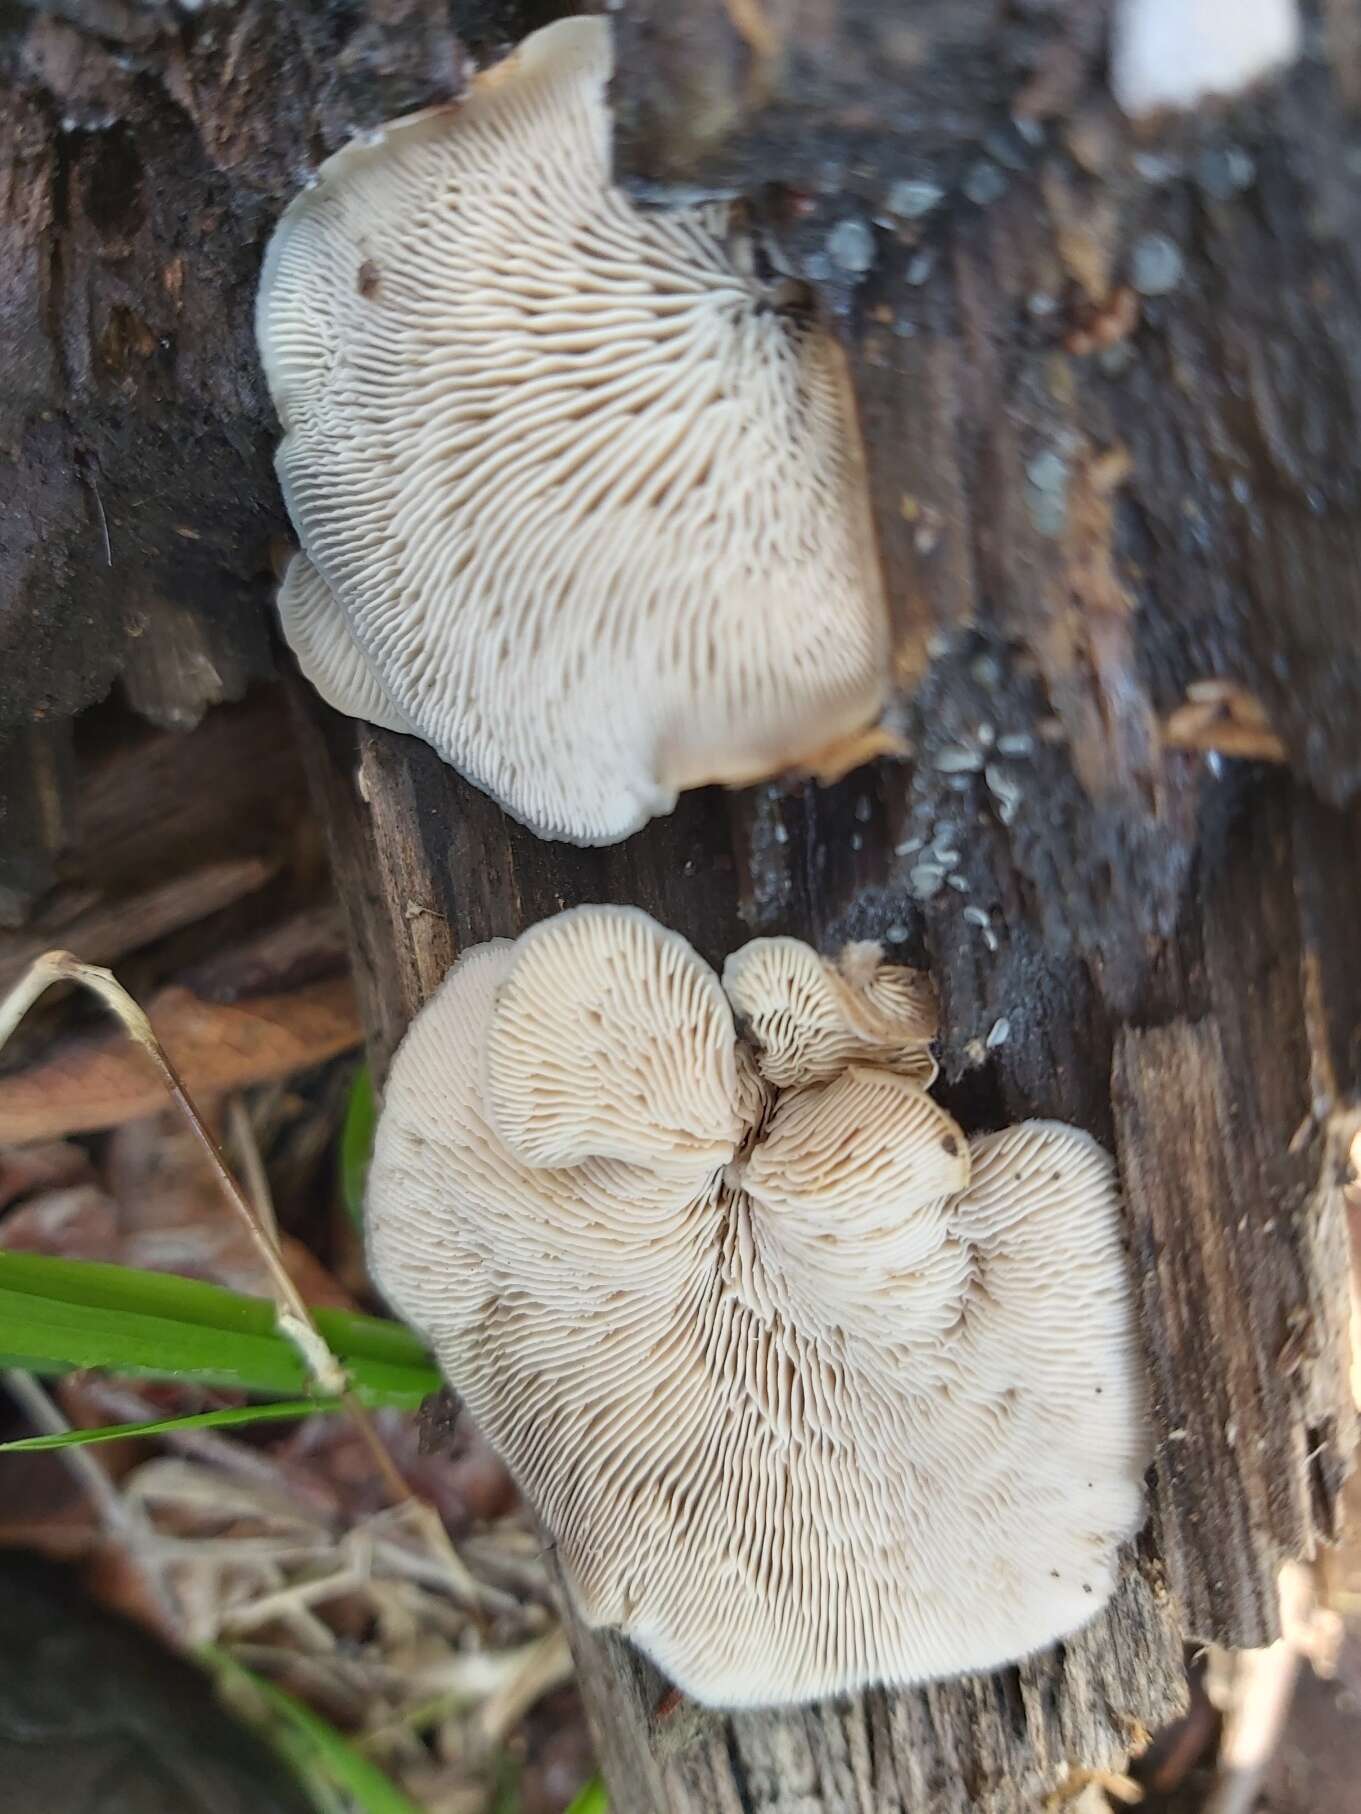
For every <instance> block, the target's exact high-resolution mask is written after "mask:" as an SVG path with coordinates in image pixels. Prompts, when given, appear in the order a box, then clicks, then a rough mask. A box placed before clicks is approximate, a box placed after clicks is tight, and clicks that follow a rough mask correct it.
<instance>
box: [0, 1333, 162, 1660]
mask: <svg viewBox="0 0 1361 1814" xmlns="http://www.w3.org/2000/svg"><path fill="white" fill-rule="evenodd" d="M0 1378H3V1380H4V1382H5V1389H6V1391H7V1392H8V1393H9V1394H10V1396H11V1397H12V1398H13V1399H14V1401H15V1403H16V1404H18V1405H20V1406H21V1407H22V1408H23V1410H24V1412H25V1414H26V1415H27V1417H28V1419H29V1421H30V1422H31V1423H32V1424H33V1425H34V1427H35V1428H36V1429H39V1430H41V1431H42V1432H43V1434H44V1435H47V1436H64V1435H65V1434H66V1432H67V1431H68V1430H69V1429H70V1428H71V1424H70V1420H69V1419H68V1418H67V1417H65V1416H64V1415H63V1413H62V1410H61V1407H60V1406H59V1405H58V1404H57V1402H56V1400H55V1399H54V1398H53V1397H52V1395H51V1393H50V1392H49V1391H48V1390H47V1388H46V1386H44V1385H43V1384H42V1383H41V1381H39V1380H38V1379H36V1378H35V1377H34V1376H33V1374H31V1373H28V1372H26V1371H25V1370H24V1369H23V1368H21V1367H7V1368H6V1369H5V1371H4V1373H3V1374H0ZM58 1452H59V1453H60V1455H61V1458H62V1460H63V1461H64V1462H65V1463H66V1465H67V1467H68V1468H70V1470H71V1472H72V1473H73V1474H74V1475H75V1478H76V1480H77V1482H78V1483H79V1485H80V1486H81V1488H82V1489H83V1491H84V1493H85V1495H86V1497H87V1498H88V1499H89V1501H90V1503H91V1505H92V1506H93V1507H94V1509H95V1513H96V1515H97V1516H98V1518H99V1522H100V1525H101V1526H102V1528H103V1530H104V1532H105V1535H106V1536H109V1537H115V1538H117V1539H118V1541H119V1542H120V1543H122V1544H123V1546H124V1547H125V1548H126V1550H127V1551H128V1554H129V1555H130V1556H131V1558H132V1561H133V1563H134V1565H135V1566H136V1568H137V1569H138V1571H139V1573H140V1574H141V1576H142V1579H143V1581H145V1583H146V1585H147V1591H148V1592H149V1593H150V1594H151V1596H152V1598H153V1599H154V1601H155V1603H156V1610H157V1613H158V1615H159V1617H160V1619H161V1620H162V1622H163V1624H164V1626H165V1628H166V1630H167V1631H168V1632H170V1633H172V1634H173V1633H175V1632H176V1631H178V1629H179V1614H178V1609H177V1608H176V1607H175V1605H174V1603H173V1601H172V1599H171V1596H170V1594H169V1592H168V1590H167V1588H166V1584H165V1580H164V1578H163V1576H162V1574H161V1571H160V1569H159V1567H158V1566H157V1563H156V1558H155V1556H154V1553H153V1552H154V1549H155V1541H156V1534H155V1532H154V1531H153V1530H152V1528H151V1526H150V1524H148V1522H147V1520H146V1518H145V1516H144V1515H143V1512H142V1509H141V1507H140V1506H136V1505H130V1504H129V1503H128V1501H127V1500H125V1499H124V1497H123V1495H122V1494H121V1493H120V1492H119V1491H118V1488H117V1487H116V1486H115V1485H114V1483H113V1482H112V1480H110V1479H109V1476H108V1474H107V1473H106V1472H105V1470H104V1467H103V1464H102V1463H101V1462H100V1461H99V1459H98V1457H97V1456H94V1455H92V1454H91V1453H90V1451H89V1449H88V1448H86V1447H85V1446H84V1444H81V1443H77V1444H75V1445H74V1446H73V1447H71V1448H69V1449H61V1450H59V1451H58Z"/></svg>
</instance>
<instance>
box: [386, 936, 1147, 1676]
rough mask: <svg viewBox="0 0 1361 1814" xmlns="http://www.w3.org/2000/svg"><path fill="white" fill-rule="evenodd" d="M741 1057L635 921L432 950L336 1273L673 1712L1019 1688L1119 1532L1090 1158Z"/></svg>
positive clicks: (1114, 1299)
mask: <svg viewBox="0 0 1361 1814" xmlns="http://www.w3.org/2000/svg"><path fill="white" fill-rule="evenodd" d="M738 955H739V957H740V955H741V954H738ZM809 955H810V956H812V954H811V953H810V954H809ZM846 961H847V962H849V964H850V967H851V968H852V970H854V971H855V972H856V973H857V975H858V976H859V979H860V986H861V987H862V988H867V989H868V990H869V991H870V992H871V993H872V994H873V995H874V996H875V998H876V999H880V1000H883V999H890V1000H906V999H911V1000H914V1001H917V1002H918V1003H920V1002H921V1001H923V1000H924V999H925V998H924V997H923V996H921V994H920V989H919V985H920V981H921V979H919V978H916V977H915V976H913V975H909V976H908V977H906V978H902V977H894V976H892V975H891V974H889V975H884V976H876V975H875V974H872V970H878V969H881V968H882V969H883V970H884V971H886V972H889V971H892V970H893V969H896V968H897V967H896V966H885V965H882V964H881V962H880V960H878V959H876V958H872V956H871V954H870V953H869V952H868V951H866V950H863V949H862V950H859V951H856V952H853V953H851V954H850V957H849V958H848V959H847V960H846ZM731 967H732V966H731V965H730V969H731ZM738 970H739V972H740V973H742V974H744V975H745V976H746V978H747V980H748V982H749V983H750V981H751V978H752V977H753V976H754V975H755V974H756V969H755V967H754V966H753V967H750V968H744V967H743V966H740V965H739V966H738ZM813 1000H814V1002H815V1003H816V1004H817V1005H818V1012H819V1013H820V1014H821V1013H823V1012H824V1009H823V1006H822V1004H821V1003H820V1001H819V998H818V997H817V996H816V994H814V996H813ZM754 1002H755V997H754V995H751V994H750V993H749V995H748V1009H749V1010H750V1008H751V1007H752V1005H753V1003H754ZM755 1005H757V1006H759V1003H756V1004H755ZM786 1011H787V1010H786ZM924 1012H925V1010H923V1014H924ZM820 1024H821V1023H820ZM923 1030H924V1031H925V1036H926V1037H929V1031H926V1030H925V1029H923ZM754 1056H755V1064H754V1065H753V1064H752V1061H751V1058H750V1057H748V1056H747V1055H746V1053H745V1051H744V1048H742V1047H741V1046H740V1045H739V1043H738V1036H737V1034H736V1032H735V1029H734V1023H733V1019H732V1016H731V1014H730V1013H729V1012H728V1011H727V1008H726V1004H725V1003H724V1000H723V997H722V994H721V992H720V991H719V988H718V983H717V979H716V978H715V977H714V975H713V973H712V972H711V971H710V970H709V969H708V966H707V965H705V964H704V963H703V961H702V960H701V959H700V958H699V957H698V956H697V955H696V954H695V952H694V951H693V950H692V949H691V948H690V947H689V946H688V945H687V944H686V943H685V942H684V941H683V940H682V939H680V938H678V937H677V935H675V934H674V933H671V932H668V931H666V930H665V929H663V928H662V927H660V926H658V925H656V923H655V922H653V921H651V920H650V919H648V918H647V916H645V915H643V914H640V913H637V912H635V911H634V910H631V909H626V908H611V907H602V908H581V909H577V910H574V911H573V912H571V913H567V914H564V915H560V916H558V917H557V918H556V919H553V920H549V921H546V922H544V923H543V924H542V925H540V926H538V927H536V928H535V929H534V930H533V931H532V932H531V933H529V934H527V935H525V936H524V937H523V938H521V939H520V940H518V941H516V942H515V943H513V944H512V943H505V942H500V943H497V944H494V945H491V946H483V947H479V948H477V949H476V950H474V951H472V952H470V953H469V954H468V955H467V956H465V957H464V958H463V959H462V961H461V962H460V964H459V965H458V966H457V968H456V969H455V970H454V971H453V972H452V974H451V975H450V977H449V978H448V979H447V980H446V982H445V983H444V985H443V987H442V989H441V990H440V991H439V993H438V994H437V995H436V996H435V997H434V998H433V999H432V1001H431V1002H430V1003H429V1004H428V1005H427V1007H426V1008H425V1010H424V1011H423V1012H422V1014H421V1015H420V1016H419V1017H418V1018H417V1020H416V1022H415V1023H414V1025H413V1027H412V1029H411V1031H410V1033H409V1034H408V1036H407V1039H406V1041H405V1042H404V1044H403V1046H402V1048H401V1050H400V1051H399V1053H398V1055H397V1058H396V1061H395V1063H394V1066H393V1070H392V1075H391V1077H390V1080H389V1084H388V1089H387V1095H386V1100H385V1106H384V1111H383V1115H382V1118H381V1121H380V1125H379V1134H378V1141H377V1145H376V1150H375V1154H374V1161H373V1168H372V1172H371V1177H370V1185H369V1202H368V1211H367V1215H368V1228H369V1241H370V1249H371V1258H372V1261H373V1265H374V1269H375V1274H376V1276H377V1278H378V1279H379V1281H380V1283H381V1285H382V1286H383V1289H384V1290H385V1291H386V1292H387V1294H388V1296H389V1297H390V1298H391V1300H392V1302H393V1303H394V1304H395V1305H396V1306H397V1307H398V1308H399V1309H400V1310H401V1311H402V1312H403V1314H404V1315H406V1316H407V1317H408V1318H409V1319H410V1320H411V1321H412V1322H413V1323H414V1324H415V1325H416V1327H418V1328H419V1329H420V1330H421V1331H422V1332H423V1333H424V1334H425V1335H426V1337H427V1338H428V1339H429V1340H430V1342H431V1343H432V1345H433V1347H434V1349H435V1351H436V1353H437V1354H438V1356H439V1359H440V1361H441V1364H442V1366H443V1368H444V1370H445V1372H446V1374H447V1376H448V1378H449V1379H450V1381H451V1383H452V1384H453V1386H454V1388H455V1389H456V1390H457V1391H458V1392H459V1393H460V1395H461V1396H462V1397H463V1399H464V1400H465V1402H466V1403H467V1405H468V1407H469V1409H470V1411H471V1413H472V1415H473V1416H474V1417H475V1418H476V1419H477V1421H478V1422H479V1423H480V1424H481V1426H482V1427H483V1429H484V1430H485V1431H486V1432H487V1434H488V1436H489V1437H490V1438H491V1440H492V1441H493V1442H494V1443H495V1444H496V1446H497V1447H498V1448H499V1449H500V1450H501V1452H502V1454H503V1455H504V1456H505V1458H506V1460H507V1462H508V1463H509V1465H510V1466H511V1468H512V1470H513V1471H514V1473H515V1476H516V1478H517V1479H518V1481H519V1482H520V1484H521V1486H522V1488H523V1489H524V1491H525V1492H526V1494H527V1495H528V1497H529V1499H530V1500H531V1502H532V1503H533V1504H534V1506H535V1507H536V1509H537V1510H538V1511H539V1513H540V1515H541V1516H542V1518H543V1519H544V1521H545V1523H546V1524H547V1526H548V1528H549V1530H550V1531H551V1532H552V1534H553V1536H554V1538H555V1539H556V1541H557V1545H558V1553H559V1555H560V1557H561V1560H562V1563H563V1566H564V1569H565V1571H566V1575H567V1579H568V1581H569V1584H570V1586H571V1589H572V1591H573V1593H574V1595H575V1597H576V1598H577V1600H578V1602H579V1604H580V1606H581V1608H582V1611H583V1613H584V1614H585V1615H586V1617H587V1618H589V1619H590V1620H592V1621H594V1622H595V1623H598V1624H603V1625H610V1626H614V1627H617V1628H618V1629H620V1630H621V1631H623V1632H625V1633H626V1634H627V1635H629V1636H630V1637H631V1638H633V1639H634V1640H635V1641H636V1642H637V1643H638V1644H640V1645H641V1646H642V1647H643V1648H644V1649H645V1650H646V1651H647V1652H648V1653H649V1654H650V1655H651V1656H652V1657H653V1658H654V1659H655V1660H656V1662H657V1663H658V1664H659V1665H660V1666H661V1667H662V1668H663V1669H664V1670H666V1671H667V1672H668V1674H670V1675H671V1677H672V1678H673V1679H674V1680H675V1681H676V1682H677V1683H678V1684H679V1685H680V1686H681V1687H683V1688H684V1689H686V1690H687V1691H688V1692H689V1693H691V1694H692V1695H694V1696H695V1697H697V1698H698V1699H700V1700H703V1701H707V1702H712V1703H716V1704H722V1705H730V1706H742V1705H753V1704H763V1703H778V1702H792V1701H800V1700H805V1699H809V1698H813V1697H817V1696H822V1695H828V1694H834V1693H839V1692H842V1691H848V1690H851V1689H854V1688H857V1687H860V1686H863V1685H865V1684H868V1683H871V1682H898V1683H901V1682H910V1681H920V1680H925V1679H929V1678H932V1677H937V1676H941V1675H947V1674H953V1673H957V1672H960V1671H965V1670H970V1669H981V1668H986V1667H989V1666H991V1665H994V1664H997V1663H1000V1662H1003V1661H1009V1660H1014V1659H1016V1658H1018V1657H1021V1656H1023V1655H1025V1654H1027V1653H1028V1652H1030V1651H1032V1650H1034V1649H1036V1648H1038V1647H1039V1646H1041V1645H1043V1644H1044V1643H1046V1642H1048V1641H1050V1640H1051V1639H1053V1638H1055V1637H1058V1636H1061V1635H1063V1634H1064V1633H1066V1632H1069V1631H1072V1630H1073V1629H1075V1628H1076V1627H1077V1626H1078V1625H1080V1624H1081V1623H1083V1622H1084V1621H1085V1620H1086V1619H1087V1618H1088V1617H1090V1616H1091V1614H1092V1613H1093V1612H1094V1611H1096V1610H1097V1609H1098V1607H1099V1606H1100V1605H1101V1604H1103V1602H1104V1601H1105V1599H1106V1598H1107V1597H1108V1595H1109V1593H1110V1591H1111V1589H1112V1586H1113V1583H1114V1580H1115V1570H1116V1564H1117V1552H1118V1548H1119V1545H1120V1543H1121V1541H1122V1540H1124V1539H1125V1538H1127V1537H1128V1536H1130V1535H1131V1534H1132V1532H1133V1531H1134V1529H1135V1528H1136V1527H1137V1525H1138V1522H1139V1519H1140V1515H1141V1496H1140V1479H1141V1474H1142V1470H1143V1466H1144V1464H1145V1461H1146V1458H1147V1456H1146V1438H1145V1418H1144V1398H1143V1393H1144V1387H1143V1379H1142V1372H1141V1364H1140V1360H1139V1356H1138V1352H1137V1347H1136V1340H1135V1334H1134V1327H1133V1314H1132V1308H1131V1297H1130V1289H1129V1279H1128V1274H1127V1268H1126V1261H1125V1255H1124V1253H1123V1250H1122V1245H1121V1239H1120V1217H1119V1205H1118V1198H1117V1192H1116V1185H1115V1179H1114V1171H1113V1167H1112V1164H1111V1161H1110V1159H1109V1158H1108V1156H1107V1155H1106V1154H1105V1153H1104V1152H1103V1151H1102V1150H1101V1148H1100V1147H1099V1146H1098V1145H1097V1144H1096V1143H1095V1142H1094V1141H1092V1140H1091V1139H1089V1138H1088V1137H1087V1136H1086V1135H1085V1134H1082V1133H1080V1132H1078V1131H1077V1130H1075V1129H1072V1128H1067V1127H1063V1126H1060V1125H1058V1124H1054V1123H1027V1124H1025V1125H1023V1126H1021V1127H1017V1128H1012V1129H1008V1130H1006V1131H1005V1132H1003V1133H1000V1134H989V1135H983V1136H981V1137H979V1138H977V1139H975V1140H973V1141H972V1142H970V1141H968V1140H966V1138H965V1136H964V1135H963V1134H962V1132H961V1131H960V1129H959V1128H958V1126H957V1124H956V1123H955V1122H954V1121H953V1119H952V1118H951V1117H950V1116H949V1115H948V1114H947V1113H946V1111H945V1110H944V1109H942V1108H941V1107H940V1106H939V1105H938V1104H937V1103H936V1102H934V1101H933V1100H932V1099H931V1097H930V1096H928V1095H927V1094H926V1093H925V1091H924V1090H923V1088H922V1087H921V1085H920V1083H919V1082H917V1081H916V1080H915V1078H914V1077H913V1076H912V1075H910V1074H903V1073H902V1072H899V1071H895V1070H893V1069H891V1068H890V1067H889V1066H888V1064H887V1063H886V1062H885V1061H884V1060H883V1059H882V1058H881V1059H880V1060H879V1061H878V1062H875V1063H863V1062H859V1061H857V1062H855V1063H853V1064H849V1065H846V1066H844V1067H843V1068H842V1070H841V1071H840V1072H839V1074H838V1075H837V1076H835V1077H834V1078H832V1079H830V1080H821V1081H807V1080H804V1081H801V1082H799V1083H797V1084H794V1085H791V1086H788V1087H785V1088H780V1087H778V1086H776V1085H775V1084H773V1083H772V1082H770V1081H769V1080H768V1079H767V1080H766V1081H765V1082H764V1083H763V1086H762V1087H761V1088H760V1089H754V1088H752V1087H751V1084H750V1082H749V1081H747V1080H748V1079H749V1078H750V1076H751V1075H752V1074H753V1073H754V1072H755V1071H757V1070H758V1069H759V1068H760V1067H761V1066H762V1064H763V1054H762V1051H761V1049H760V1048H757V1049H756V1051H755V1055H754ZM908 1062H909V1068H910V1067H911V1065H912V1064H913V1063H915V1059H914V1058H913V1056H912V1055H911V1054H909V1061H908ZM654 1070H655V1081H656V1088H655V1090H652V1089H650V1088H649V1085H648V1079H649V1077H650V1076H651V1075H652V1074H653V1072H654ZM640 1086H641V1093H642V1098H643V1100H642V1102H641V1103H639V1101H638V1100H637V1095H638V1091H639V1087H640ZM503 1114H504V1116H505V1119H504V1120H503ZM574 1130H576V1131H575V1132H574ZM531 1153H534V1154H547V1155H549V1157H548V1159H547V1161H546V1162H542V1161H535V1160H533V1159H531V1158H530V1157H529V1156H527V1155H529V1154H531Z"/></svg>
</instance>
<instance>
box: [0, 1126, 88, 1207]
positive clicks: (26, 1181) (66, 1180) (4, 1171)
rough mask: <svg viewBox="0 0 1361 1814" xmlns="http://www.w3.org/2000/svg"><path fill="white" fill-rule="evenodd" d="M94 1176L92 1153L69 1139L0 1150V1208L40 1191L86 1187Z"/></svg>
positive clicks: (0, 1148) (1, 1148)
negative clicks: (90, 1154) (80, 1185)
mask: <svg viewBox="0 0 1361 1814" xmlns="http://www.w3.org/2000/svg"><path fill="white" fill-rule="evenodd" d="M93 1175H94V1174H93V1171H92V1168H91V1165H90V1156H89V1154H88V1153H87V1152H85V1150H84V1149H83V1148H82V1147H79V1146H77V1145H76V1144H75V1143H74V1142H73V1141H70V1140H49V1141H43V1142H42V1143H41V1144H39V1145H37V1146H10V1147H0V1209H5V1208H7V1207H8V1205H9V1204H11V1203H18V1202H20V1201H21V1200H22V1199H23V1198H24V1197H30V1196H32V1195H33V1194H34V1193H35V1192H37V1191H44V1190H62V1189H65V1188H66V1187H67V1186H68V1185H72V1184H85V1183H87V1182H88V1181H89V1180H90V1179H91V1178H92V1177H93Z"/></svg>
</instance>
